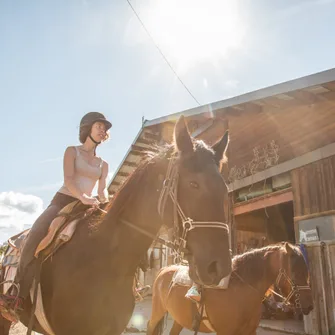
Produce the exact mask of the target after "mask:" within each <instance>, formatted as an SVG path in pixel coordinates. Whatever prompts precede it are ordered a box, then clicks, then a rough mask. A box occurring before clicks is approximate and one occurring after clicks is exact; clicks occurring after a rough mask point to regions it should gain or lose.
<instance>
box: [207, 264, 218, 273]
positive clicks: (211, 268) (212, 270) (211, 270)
mask: <svg viewBox="0 0 335 335" xmlns="http://www.w3.org/2000/svg"><path fill="white" fill-rule="evenodd" d="M208 274H209V275H210V276H216V275H217V261H214V262H212V263H211V264H209V266H208Z"/></svg>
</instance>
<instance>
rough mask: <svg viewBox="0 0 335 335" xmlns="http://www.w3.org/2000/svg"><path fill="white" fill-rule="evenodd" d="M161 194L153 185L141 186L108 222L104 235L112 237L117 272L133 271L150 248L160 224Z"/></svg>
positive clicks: (111, 242)
mask: <svg viewBox="0 0 335 335" xmlns="http://www.w3.org/2000/svg"><path fill="white" fill-rule="evenodd" d="M158 196H159V193H158V192H157V190H156V189H155V188H154V187H153V185H152V184H150V183H147V184H146V185H143V186H141V185H138V187H137V189H136V194H133V196H132V200H130V201H129V202H128V203H127V204H126V205H125V207H124V208H123V210H122V214H121V215H120V217H119V218H118V219H117V220H116V221H117V222H106V224H105V227H104V228H105V229H104V231H103V234H104V235H105V236H110V237H109V242H108V243H109V245H110V248H109V249H110V251H111V253H112V255H111V256H112V257H113V259H114V260H115V263H117V266H118V270H117V272H118V274H120V275H121V274H125V273H126V274H131V273H133V272H134V271H135V270H136V267H137V266H138V264H139V262H140V260H141V259H142V257H143V256H144V254H145V252H146V251H147V250H148V249H149V247H150V245H151V243H152V241H153V239H154V236H155V235H156V234H157V233H158V231H159V229H160V227H161V220H160V218H159V216H158V212H157V204H158ZM124 221H127V222H129V223H130V224H131V225H133V226H136V227H139V228H140V229H142V230H144V231H146V232H148V233H149V234H151V236H152V238H150V237H148V236H146V235H145V234H143V233H141V232H139V231H137V230H136V229H135V228H132V227H130V226H129V225H127V224H125V223H124Z"/></svg>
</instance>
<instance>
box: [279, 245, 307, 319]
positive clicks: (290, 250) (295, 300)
mask: <svg viewBox="0 0 335 335" xmlns="http://www.w3.org/2000/svg"><path fill="white" fill-rule="evenodd" d="M279 252H280V255H279V258H277V260H278V261H279V274H278V277H277V280H276V286H277V288H279V290H280V291H281V293H282V295H283V297H285V302H287V303H291V304H292V305H294V306H295V308H297V309H301V311H302V313H303V314H305V315H308V314H309V312H310V311H312V310H313V297H312V292H311V288H310V283H309V272H308V268H307V264H306V261H305V258H304V256H303V254H302V252H301V250H300V249H299V248H298V247H295V246H293V245H291V244H289V243H287V242H284V243H283V246H282V248H281V249H280V251H279Z"/></svg>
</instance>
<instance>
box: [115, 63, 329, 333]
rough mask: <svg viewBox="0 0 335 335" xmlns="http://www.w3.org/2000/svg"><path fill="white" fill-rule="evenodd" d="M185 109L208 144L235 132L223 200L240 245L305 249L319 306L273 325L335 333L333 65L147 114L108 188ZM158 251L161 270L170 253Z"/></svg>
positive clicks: (165, 135)
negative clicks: (218, 98) (230, 95)
mask: <svg viewBox="0 0 335 335" xmlns="http://www.w3.org/2000/svg"><path fill="white" fill-rule="evenodd" d="M181 114H183V115H184V116H185V117H186V119H187V123H188V127H189V129H190V132H191V133H192V136H193V137H194V138H198V139H203V140H204V141H206V142H207V143H214V142H215V141H216V140H217V139H219V138H220V137H221V136H222V135H223V133H224V131H225V130H226V129H229V132H230V139H231V141H230V144H229V149H228V153H227V156H228V163H227V165H225V166H224V170H223V175H224V178H225V180H226V182H227V184H228V185H229V191H230V192H229V199H222V201H225V204H226V206H227V207H226V208H227V211H226V212H227V222H228V223H229V225H230V228H231V244H232V249H233V252H234V253H235V254H236V253H241V252H244V251H245V250H248V249H250V248H254V247H260V246H263V245H266V244H269V243H275V242H280V241H290V242H292V243H297V244H298V243H302V244H304V245H305V246H306V248H307V251H308V261H309V267H310V273H311V285H312V289H313V296H314V306H315V307H314V310H313V311H312V312H311V313H310V314H309V315H308V316H307V317H304V318H303V320H302V321H292V322H291V323H290V322H287V321H283V322H281V323H278V322H277V323H276V324H274V323H273V324H272V326H271V322H269V324H268V326H269V327H273V328H275V327H279V328H280V329H285V330H286V331H291V332H294V333H301V334H304V333H306V334H331V335H335V69H330V70H327V71H324V72H320V73H316V74H313V75H310V76H307V77H303V78H299V79H296V80H292V81H289V82H285V83H281V84H278V85H275V86H271V87H267V88H265V89H261V90H258V91H255V92H251V93H247V94H244V95H241V96H237V97H234V98H230V99H227V100H223V101H218V102H215V103H212V104H209V105H205V106H201V107H197V108H194V109H191V110H187V111H183V112H181V113H177V114H173V115H169V116H166V117H162V118H159V119H155V120H150V121H145V122H144V123H143V126H142V128H141V129H140V131H139V133H138V135H137V136H136V138H135V140H134V142H133V144H132V145H131V147H130V148H129V150H128V152H127V154H126V155H125V157H124V159H123V161H122V162H121V164H120V166H119V168H118V169H117V171H116V173H115V175H114V177H113V179H112V181H111V183H110V185H109V190H110V192H111V193H113V192H115V191H117V189H118V188H119V187H120V186H121V185H122V182H123V181H124V180H125V179H126V178H127V176H129V174H130V173H131V172H132V171H133V170H134V169H136V167H137V165H138V163H139V162H140V160H141V157H142V156H143V151H144V150H147V148H150V146H151V145H152V143H158V144H161V143H165V142H171V141H172V134H173V128H174V124H175V121H176V120H177V119H178V117H179V116H180V115H181ZM156 248H157V249H155V250H156V251H155V252H154V253H153V255H154V256H153V260H152V261H153V263H154V267H155V268H156V270H157V269H159V267H161V266H164V265H166V264H168V263H170V262H171V261H172V255H171V254H170V253H169V251H168V250H166V249H164V248H161V247H160V246H156ZM154 275H155V272H153V273H152V274H151V280H152V279H153V277H154Z"/></svg>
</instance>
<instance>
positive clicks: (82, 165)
mask: <svg viewBox="0 0 335 335" xmlns="http://www.w3.org/2000/svg"><path fill="white" fill-rule="evenodd" d="M74 148H75V149H76V158H75V161H74V177H73V180H74V183H75V185H76V186H77V188H78V189H79V190H80V191H81V192H82V193H85V194H87V195H88V196H91V195H92V191H93V189H94V187H95V184H96V183H97V181H98V180H99V178H100V177H101V173H102V163H103V161H102V159H101V158H100V160H101V162H100V164H99V165H98V166H93V165H90V164H89V163H88V162H87V161H86V160H85V159H84V157H83V156H82V155H81V153H80V150H79V149H78V147H74ZM58 192H60V193H64V194H67V195H70V196H72V197H75V196H74V195H73V194H72V193H71V191H70V190H69V189H68V188H67V187H66V185H65V183H64V184H63V186H62V187H61V188H60V189H59V190H58Z"/></svg>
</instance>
